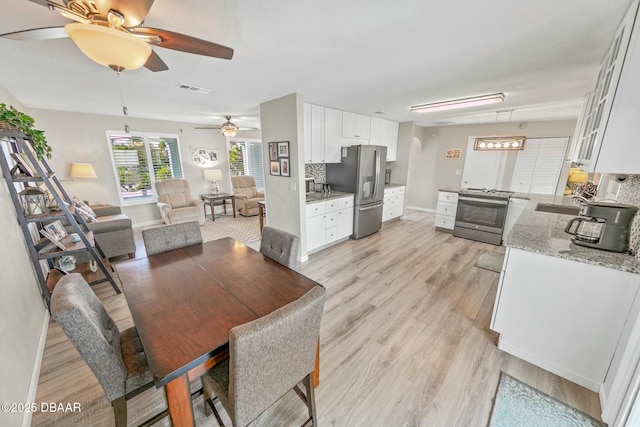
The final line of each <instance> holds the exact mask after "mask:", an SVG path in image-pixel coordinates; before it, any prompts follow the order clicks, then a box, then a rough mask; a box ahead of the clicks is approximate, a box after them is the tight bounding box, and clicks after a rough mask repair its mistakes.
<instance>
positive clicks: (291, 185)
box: [289, 181, 296, 191]
mask: <svg viewBox="0 0 640 427" xmlns="http://www.w3.org/2000/svg"><path fill="white" fill-rule="evenodd" d="M289 190H291V191H296V182H295V181H291V182H290V183H289Z"/></svg>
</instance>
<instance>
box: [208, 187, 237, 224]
mask: <svg viewBox="0 0 640 427" xmlns="http://www.w3.org/2000/svg"><path fill="white" fill-rule="evenodd" d="M200 198H201V199H202V200H203V201H204V202H205V203H209V206H210V207H211V220H212V221H215V220H216V214H215V211H214V206H215V205H216V202H222V203H218V205H220V204H222V206H224V214H225V215H226V214H227V200H231V207H232V209H233V217H234V218H235V217H236V197H235V195H234V194H229V193H218V194H201V195H200ZM204 215H205V216H207V207H206V206H205V207H204Z"/></svg>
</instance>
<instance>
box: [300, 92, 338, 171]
mask: <svg viewBox="0 0 640 427" xmlns="http://www.w3.org/2000/svg"><path fill="white" fill-rule="evenodd" d="M303 107H304V110H303V111H304V138H305V144H304V145H305V158H304V161H305V163H340V135H341V130H342V129H341V128H342V111H340V110H334V109H333V108H325V107H322V106H320V105H312V104H306V103H305V104H304V105H303Z"/></svg>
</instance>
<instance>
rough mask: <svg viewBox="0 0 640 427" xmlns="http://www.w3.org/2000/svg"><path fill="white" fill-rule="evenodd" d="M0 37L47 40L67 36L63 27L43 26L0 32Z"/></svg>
mask: <svg viewBox="0 0 640 427" xmlns="http://www.w3.org/2000/svg"><path fill="white" fill-rule="evenodd" d="M0 37H4V38H7V39H13V40H48V39H62V38H65V37H69V36H68V35H67V32H66V31H65V29H64V27H43V28H33V29H31V30H23V31H16V32H13V33H6V34H0Z"/></svg>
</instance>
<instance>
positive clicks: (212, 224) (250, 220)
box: [200, 215, 261, 243]
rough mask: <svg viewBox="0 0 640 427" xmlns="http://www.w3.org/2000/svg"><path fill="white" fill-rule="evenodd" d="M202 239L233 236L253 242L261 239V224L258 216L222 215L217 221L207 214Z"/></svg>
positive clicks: (208, 239) (243, 241)
mask: <svg viewBox="0 0 640 427" xmlns="http://www.w3.org/2000/svg"><path fill="white" fill-rule="evenodd" d="M200 231H201V232H202V240H203V241H205V242H208V241H210V240H216V239H222V238H223V237H233V238H234V239H236V240H239V241H241V242H242V243H251V242H254V241H256V240H260V235H261V233H260V224H259V222H258V217H257V216H241V215H237V216H236V217H235V218H234V217H233V215H221V216H218V217H216V220H215V221H211V218H210V217H208V216H207V218H206V221H205V224H204V225H203V226H202V227H201V228H200Z"/></svg>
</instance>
